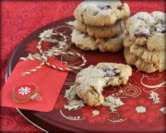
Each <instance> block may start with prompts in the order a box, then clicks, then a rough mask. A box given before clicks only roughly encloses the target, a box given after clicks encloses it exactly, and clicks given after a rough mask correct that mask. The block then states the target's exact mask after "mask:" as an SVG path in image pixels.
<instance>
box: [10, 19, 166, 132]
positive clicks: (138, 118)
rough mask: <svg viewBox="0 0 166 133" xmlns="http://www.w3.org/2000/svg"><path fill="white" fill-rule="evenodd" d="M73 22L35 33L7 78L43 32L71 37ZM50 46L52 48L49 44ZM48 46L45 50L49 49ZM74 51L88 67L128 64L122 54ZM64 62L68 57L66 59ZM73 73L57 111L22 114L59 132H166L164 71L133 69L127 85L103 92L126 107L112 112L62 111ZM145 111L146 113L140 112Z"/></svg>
mask: <svg viewBox="0 0 166 133" xmlns="http://www.w3.org/2000/svg"><path fill="white" fill-rule="evenodd" d="M70 20H73V17H70V18H66V19H63V20H59V21H56V22H53V23H50V24H48V25H46V26H44V27H42V28H40V29H38V30H37V31H35V32H33V33H32V34H31V35H30V36H28V37H27V38H26V39H25V40H24V41H23V42H21V43H20V45H18V47H17V48H16V50H15V51H14V53H13V55H12V57H11V59H10V61H9V64H8V69H7V76H9V75H10V73H11V71H12V70H13V68H14V66H15V65H16V63H17V62H18V59H19V57H22V56H27V55H28V53H30V52H31V53H35V52H36V50H35V45H36V44H37V41H38V35H39V33H41V32H42V31H43V30H46V29H49V28H53V27H55V28H58V31H60V32H64V33H65V34H66V35H68V36H70V34H71V29H70V28H68V25H67V24H66V23H65V22H68V21H70ZM45 46H47V47H51V46H52V45H50V44H47V45H45ZM47 47H45V48H46V49H47ZM70 49H71V50H76V51H77V52H80V53H81V54H83V55H84V56H85V58H86V59H87V60H88V65H90V64H96V63H98V62H116V63H125V60H124V57H123V51H120V52H118V53H114V54H113V53H99V52H98V51H94V52H84V51H81V50H79V49H78V48H76V47H75V46H74V45H71V47H70ZM63 58H64V59H65V58H66V57H63ZM66 60H68V62H70V63H71V64H72V63H80V60H79V58H66ZM75 75H76V74H74V73H70V74H69V76H68V78H67V80H66V82H65V84H64V87H63V89H62V92H61V94H60V96H59V99H58V102H57V104H56V106H55V109H54V110H53V111H51V112H49V113H42V112H34V111H27V110H20V112H21V113H22V114H23V115H24V116H25V117H26V118H27V119H29V120H30V121H32V122H33V123H35V124H36V125H38V126H39V127H42V128H44V129H46V130H48V131H54V132H55V131H56V132H61V133H62V132H65V131H68V132H102V133H104V132H109V133H110V132H142V133H145V132H155V133H156V132H164V131H165V129H166V128H165V123H164V120H165V114H164V113H166V112H164V109H166V108H165V107H166V105H165V86H164V81H165V72H160V73H153V74H145V73H142V72H138V71H137V70H136V69H135V68H133V75H132V77H131V78H130V80H129V82H128V84H127V85H125V86H120V87H108V88H106V89H105V90H104V95H106V96H107V95H109V94H114V95H115V96H117V97H119V98H120V99H121V101H123V103H124V105H123V106H120V107H118V108H117V111H115V112H111V111H110V110H109V108H108V107H89V106H85V107H83V108H81V109H79V110H71V111H68V110H66V109H64V108H63V105H64V104H65V103H66V100H65V99H64V90H65V89H68V88H69V86H70V85H72V84H73V82H74V80H75ZM152 91H153V93H154V95H155V96H156V95H157V98H159V102H158V103H155V104H154V101H153V100H155V99H150V98H149V97H150V94H151V93H152ZM140 108H143V111H138V109H140ZM95 109H97V110H99V111H100V115H99V116H95V117H93V116H92V111H93V110H95Z"/></svg>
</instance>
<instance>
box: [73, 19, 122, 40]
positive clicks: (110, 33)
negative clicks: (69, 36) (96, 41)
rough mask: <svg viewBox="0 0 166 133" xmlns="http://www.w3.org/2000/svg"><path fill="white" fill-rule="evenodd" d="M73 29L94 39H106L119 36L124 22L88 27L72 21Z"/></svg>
mask: <svg viewBox="0 0 166 133" xmlns="http://www.w3.org/2000/svg"><path fill="white" fill-rule="evenodd" d="M73 26H74V28H75V29H76V30H78V31H80V32H84V33H87V34H88V35H89V36H92V37H95V38H108V37H114V36H117V35H118V34H121V33H122V32H123V29H124V21H119V22H117V23H116V24H114V25H109V26H101V27H99V26H89V25H86V24H84V23H82V22H80V21H78V20H76V21H74V25H73Z"/></svg>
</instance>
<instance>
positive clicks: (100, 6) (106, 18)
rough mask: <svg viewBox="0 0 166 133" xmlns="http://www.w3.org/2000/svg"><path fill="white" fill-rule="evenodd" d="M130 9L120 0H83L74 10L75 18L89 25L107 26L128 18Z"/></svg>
mask: <svg viewBox="0 0 166 133" xmlns="http://www.w3.org/2000/svg"><path fill="white" fill-rule="evenodd" d="M129 15H130V9H129V7H128V5H127V3H121V2H120V1H118V0H116V1H84V2H82V3H81V4H80V5H78V7H77V8H76V9H75V11H74V16H75V18H76V20H78V21H81V22H83V23H84V24H86V25H91V26H108V25H112V24H115V23H116V22H117V21H119V20H123V19H126V18H128V17H129Z"/></svg>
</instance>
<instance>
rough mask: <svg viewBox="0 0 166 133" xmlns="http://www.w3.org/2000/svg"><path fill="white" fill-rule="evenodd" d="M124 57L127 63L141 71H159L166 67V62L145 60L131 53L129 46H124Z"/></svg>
mask: <svg viewBox="0 0 166 133" xmlns="http://www.w3.org/2000/svg"><path fill="white" fill-rule="evenodd" d="M124 58H125V60H126V63H127V64H129V65H133V66H135V67H136V68H137V69H138V70H139V71H143V72H147V73H153V72H157V71H159V72H161V71H163V70H165V69H166V63H156V64H155V63H148V62H145V61H144V60H143V59H141V58H140V57H138V56H136V55H134V54H133V53H131V52H130V48H129V47H125V48H124Z"/></svg>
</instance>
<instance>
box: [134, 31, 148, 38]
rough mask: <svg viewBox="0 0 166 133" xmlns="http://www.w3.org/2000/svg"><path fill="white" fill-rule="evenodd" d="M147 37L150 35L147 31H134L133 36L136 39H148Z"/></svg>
mask: <svg viewBox="0 0 166 133" xmlns="http://www.w3.org/2000/svg"><path fill="white" fill-rule="evenodd" d="M149 35H150V32H149V30H144V31H140V30H136V31H135V33H134V36H136V37H148V36H149Z"/></svg>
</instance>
